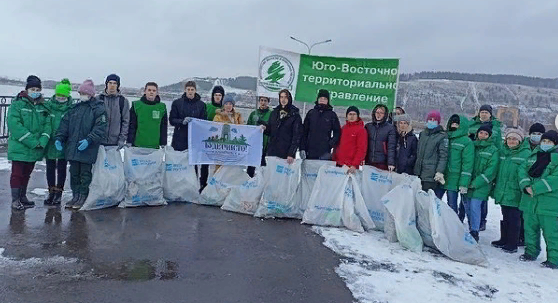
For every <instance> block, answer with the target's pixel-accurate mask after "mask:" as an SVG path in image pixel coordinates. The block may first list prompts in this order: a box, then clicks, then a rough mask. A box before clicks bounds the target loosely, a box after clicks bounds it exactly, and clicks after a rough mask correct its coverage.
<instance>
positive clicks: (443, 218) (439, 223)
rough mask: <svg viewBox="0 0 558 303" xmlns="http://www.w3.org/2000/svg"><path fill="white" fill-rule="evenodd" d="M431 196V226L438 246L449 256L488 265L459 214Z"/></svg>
mask: <svg viewBox="0 0 558 303" xmlns="http://www.w3.org/2000/svg"><path fill="white" fill-rule="evenodd" d="M428 195H429V196H430V226H431V228H432V239H433V241H434V244H435V245H436V248H437V249H438V250H439V251H440V252H441V253H443V254H444V255H446V256H447V257H448V258H450V259H452V260H455V261H458V262H463V263H467V264H472V265H481V266H486V265H488V260H487V259H486V256H485V255H484V253H483V252H482V250H481V248H480V246H479V244H478V243H477V241H475V239H473V237H472V236H471V234H470V233H469V229H468V228H467V227H466V226H465V225H464V224H463V223H462V222H461V221H460V220H459V217H458V216H457V214H456V213H455V212H454V211H453V209H451V207H449V206H448V205H447V204H446V203H444V202H442V201H441V200H440V199H438V198H437V197H436V195H435V194H434V191H433V190H429V191H428Z"/></svg>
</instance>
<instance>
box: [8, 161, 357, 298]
mask: <svg viewBox="0 0 558 303" xmlns="http://www.w3.org/2000/svg"><path fill="white" fill-rule="evenodd" d="M36 169H37V171H35V172H34V173H33V176H32V180H31V184H30V186H29V187H30V188H31V190H33V189H35V188H42V189H44V188H46V184H45V182H46V181H44V180H45V179H44V165H38V166H37V168H36ZM0 182H1V183H0V184H2V187H1V189H0V253H1V254H0V302H3V303H7V302H26V303H27V302H43V303H46V302H289V303H292V302H335V303H340V302H352V301H353V297H352V295H351V293H350V291H349V290H348V289H347V288H346V286H345V284H344V283H343V281H342V280H341V279H340V278H339V277H338V276H337V275H336V273H335V271H334V268H335V267H336V266H337V265H338V264H339V257H338V256H337V255H335V254H334V253H333V252H331V251H330V250H328V249H327V248H326V247H324V246H323V245H322V244H321V242H322V239H321V238H320V237H319V236H318V235H316V234H315V233H313V232H312V231H311V230H310V227H308V226H305V225H301V224H300V221H298V220H265V221H264V220H260V219H256V218H253V217H250V216H245V215H240V214H235V213H230V212H225V211H222V210H220V209H218V208H213V207H204V206H198V205H192V204H173V205H169V206H166V207H150V208H138V209H119V208H112V209H107V210H99V211H90V212H75V211H70V210H64V209H60V208H59V207H58V208H56V207H52V208H49V207H44V206H43V205H42V204H43V203H42V200H43V199H44V196H37V195H35V194H30V195H29V198H33V200H34V201H35V202H36V203H37V206H36V207H35V208H33V209H29V210H26V211H24V212H12V211H11V209H10V190H9V171H0ZM35 192H36V193H39V194H41V193H40V192H41V191H40V190H35ZM69 198H70V197H69V194H66V196H65V199H69Z"/></svg>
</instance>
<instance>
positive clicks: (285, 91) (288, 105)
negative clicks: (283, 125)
mask: <svg viewBox="0 0 558 303" xmlns="http://www.w3.org/2000/svg"><path fill="white" fill-rule="evenodd" d="M281 93H287V97H288V98H289V103H288V104H287V106H286V108H287V109H288V108H289V107H292V106H293V95H291V92H290V91H289V90H288V89H282V90H281V91H280V92H279V97H280V96H281ZM278 107H282V105H281V101H279V105H278ZM295 108H296V107H295Z"/></svg>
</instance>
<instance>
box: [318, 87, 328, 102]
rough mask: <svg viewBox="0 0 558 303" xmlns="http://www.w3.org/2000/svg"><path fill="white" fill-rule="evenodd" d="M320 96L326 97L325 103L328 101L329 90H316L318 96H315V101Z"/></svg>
mask: <svg viewBox="0 0 558 303" xmlns="http://www.w3.org/2000/svg"><path fill="white" fill-rule="evenodd" d="M321 97H326V98H327V103H329V92H328V91H327V90H325V89H320V90H319V91H318V98H316V102H318V99H320V98H321Z"/></svg>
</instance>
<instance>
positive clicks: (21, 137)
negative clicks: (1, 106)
mask: <svg viewBox="0 0 558 303" xmlns="http://www.w3.org/2000/svg"><path fill="white" fill-rule="evenodd" d="M41 90H42V84H41V79H39V77H37V76H33V75H31V76H29V77H27V83H26V85H25V90H24V91H21V92H20V93H19V94H18V95H17V97H16V98H15V99H14V100H13V101H12V104H11V105H10V107H9V109H8V114H7V117H6V120H7V124H8V130H9V131H10V137H9V138H8V160H10V161H12V171H11V175H10V188H11V192H12V209H14V210H24V209H26V208H31V207H34V206H35V203H34V202H33V201H29V199H27V186H28V185H29V179H30V178H31V173H32V172H33V169H34V168H35V163H36V162H37V161H40V160H42V159H43V157H44V155H45V148H46V147H47V144H48V141H49V139H50V135H51V134H52V116H51V114H50V112H49V111H48V109H47V108H46V106H45V100H44V98H43V96H42V94H41Z"/></svg>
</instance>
